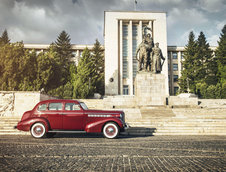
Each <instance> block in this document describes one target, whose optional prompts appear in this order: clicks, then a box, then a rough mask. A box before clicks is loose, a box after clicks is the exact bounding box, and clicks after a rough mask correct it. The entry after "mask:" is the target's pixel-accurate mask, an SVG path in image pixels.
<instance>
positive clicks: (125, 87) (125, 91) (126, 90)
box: [123, 85, 129, 95]
mask: <svg viewBox="0 0 226 172" xmlns="http://www.w3.org/2000/svg"><path fill="white" fill-rule="evenodd" d="M123 95H129V86H128V85H123Z"/></svg>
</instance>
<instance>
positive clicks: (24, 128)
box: [17, 118, 49, 132]
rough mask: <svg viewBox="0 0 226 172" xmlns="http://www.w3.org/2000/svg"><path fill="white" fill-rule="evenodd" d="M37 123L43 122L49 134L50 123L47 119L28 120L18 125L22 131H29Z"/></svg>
mask: <svg viewBox="0 0 226 172" xmlns="http://www.w3.org/2000/svg"><path fill="white" fill-rule="evenodd" d="M37 122H41V123H43V124H44V125H45V127H46V130H47V132H48V130H49V123H48V121H47V120H46V119H45V118H28V119H26V120H24V121H20V122H19V123H18V124H17V129H18V130H22V131H29V130H30V128H31V126H32V125H33V124H35V123H37Z"/></svg>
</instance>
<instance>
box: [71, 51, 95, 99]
mask: <svg viewBox="0 0 226 172" xmlns="http://www.w3.org/2000/svg"><path fill="white" fill-rule="evenodd" d="M94 70H95V65H94V62H93V61H92V60H91V53H90V50H89V49H88V48H85V50H84V51H83V53H82V59H81V60H80V61H79V64H78V67H77V74H76V76H75V78H74V82H73V87H74V91H73V97H74V98H88V97H90V96H93V93H94V91H95V90H96V88H95V80H94V79H93V78H94Z"/></svg>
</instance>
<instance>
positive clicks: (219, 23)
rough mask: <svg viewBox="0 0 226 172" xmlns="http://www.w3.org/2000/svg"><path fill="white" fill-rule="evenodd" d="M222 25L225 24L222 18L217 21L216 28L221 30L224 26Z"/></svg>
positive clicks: (225, 21)
mask: <svg viewBox="0 0 226 172" xmlns="http://www.w3.org/2000/svg"><path fill="white" fill-rule="evenodd" d="M224 25H226V20H223V21H221V22H219V21H218V22H217V29H218V30H219V31H221V30H222V29H223V27H224Z"/></svg>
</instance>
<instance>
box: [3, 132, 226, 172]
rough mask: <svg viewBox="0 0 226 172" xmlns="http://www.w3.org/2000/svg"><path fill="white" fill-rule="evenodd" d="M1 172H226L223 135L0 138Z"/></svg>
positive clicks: (225, 139)
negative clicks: (113, 137) (112, 138)
mask: <svg viewBox="0 0 226 172" xmlns="http://www.w3.org/2000/svg"><path fill="white" fill-rule="evenodd" d="M0 171H1V172H4V171H36V172H41V171H124V172H127V171H139V172H140V171H189V172H190V171H226V136H150V137H125V136H120V137H119V138H118V139H114V140H111V139H105V138H103V137H102V136H100V135H85V134H84V135H79V134H74V135H68V134H65V135H63V134H62V135H56V136H55V137H54V138H48V139H34V138H32V137H31V136H29V135H26V136H12V135H11V136H10V135H8V136H7V135H3V136H2V135H1V136H0Z"/></svg>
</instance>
